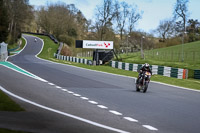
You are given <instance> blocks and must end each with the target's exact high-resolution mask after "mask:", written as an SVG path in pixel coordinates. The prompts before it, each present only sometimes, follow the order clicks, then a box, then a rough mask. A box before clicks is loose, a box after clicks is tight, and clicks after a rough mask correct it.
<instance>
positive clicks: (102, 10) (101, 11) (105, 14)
mask: <svg viewBox="0 0 200 133" xmlns="http://www.w3.org/2000/svg"><path fill="white" fill-rule="evenodd" d="M96 17H97V20H96V27H97V30H98V32H99V33H100V40H103V35H104V34H105V33H106V29H107V28H108V27H111V25H112V20H113V18H114V17H115V9H114V4H113V1H112V0H104V2H103V5H101V6H97V13H96Z"/></svg>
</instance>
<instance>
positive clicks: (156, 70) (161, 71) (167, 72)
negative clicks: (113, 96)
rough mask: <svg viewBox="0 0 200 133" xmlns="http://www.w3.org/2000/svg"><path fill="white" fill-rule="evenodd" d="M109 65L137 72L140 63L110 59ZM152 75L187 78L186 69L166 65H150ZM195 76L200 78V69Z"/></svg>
mask: <svg viewBox="0 0 200 133" xmlns="http://www.w3.org/2000/svg"><path fill="white" fill-rule="evenodd" d="M109 64H110V66H111V67H114V68H118V69H123V70H127V71H135V72H137V71H138V69H139V68H140V67H141V66H142V64H131V63H124V62H117V61H110V63H109ZM150 68H151V70H152V73H153V75H154V74H158V75H163V76H167V77H174V78H178V79H187V78H188V70H187V69H181V68H173V67H166V66H157V65H151V66H150ZM197 73H198V74H197V77H199V79H200V70H199V71H198V72H197Z"/></svg>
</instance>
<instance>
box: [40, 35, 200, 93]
mask: <svg viewBox="0 0 200 133" xmlns="http://www.w3.org/2000/svg"><path fill="white" fill-rule="evenodd" d="M38 37H40V38H42V39H43V40H44V44H45V45H44V49H43V51H42V52H41V53H40V55H39V57H40V58H43V59H47V60H50V61H53V62H57V63H62V64H67V65H73V66H77V67H81V68H86V69H91V70H96V71H102V72H108V73H113V74H118V75H124V76H130V77H137V76H138V73H137V72H132V71H126V70H120V69H117V68H112V67H110V66H108V65H102V66H89V65H85V64H81V63H74V62H68V61H62V60H57V59H55V58H54V57H53V54H54V53H55V52H56V51H57V48H58V45H56V44H55V43H53V41H51V40H50V39H49V38H48V37H46V36H38ZM48 49H50V50H48ZM151 80H152V81H158V82H162V83H166V84H171V85H176V86H181V87H186V88H191V89H196V90H200V81H198V80H193V79H176V78H170V77H165V76H161V75H153V76H152V78H151Z"/></svg>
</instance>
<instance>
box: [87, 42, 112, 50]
mask: <svg viewBox="0 0 200 133" xmlns="http://www.w3.org/2000/svg"><path fill="white" fill-rule="evenodd" d="M83 48H91V49H113V41H90V40H83Z"/></svg>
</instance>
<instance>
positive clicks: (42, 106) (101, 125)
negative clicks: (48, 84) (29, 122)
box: [0, 86, 129, 133]
mask: <svg viewBox="0 0 200 133" xmlns="http://www.w3.org/2000/svg"><path fill="white" fill-rule="evenodd" d="M0 90H2V91H3V92H5V93H7V94H8V95H10V96H12V97H15V98H17V99H19V100H21V101H24V102H26V103H29V104H32V105H34V106H37V107H39V108H42V109H45V110H48V111H51V112H55V113H57V114H61V115H64V116H67V117H70V118H73V119H76V120H79V121H82V122H85V123H88V124H91V125H94V126H96V127H100V128H104V129H108V130H111V131H115V132H118V133H129V132H127V131H123V130H120V129H117V128H113V127H109V126H106V125H103V124H99V123H97V122H93V121H91V120H87V119H84V118H81V117H78V116H75V115H72V114H68V113H65V112H62V111H59V110H56V109H53V108H49V107H47V106H44V105H41V104H38V103H35V102H33V101H30V100H27V99H25V98H23V97H20V96H18V95H15V94H13V93H12V92H10V91H7V90H6V89H4V88H3V87H1V86H0Z"/></svg>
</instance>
